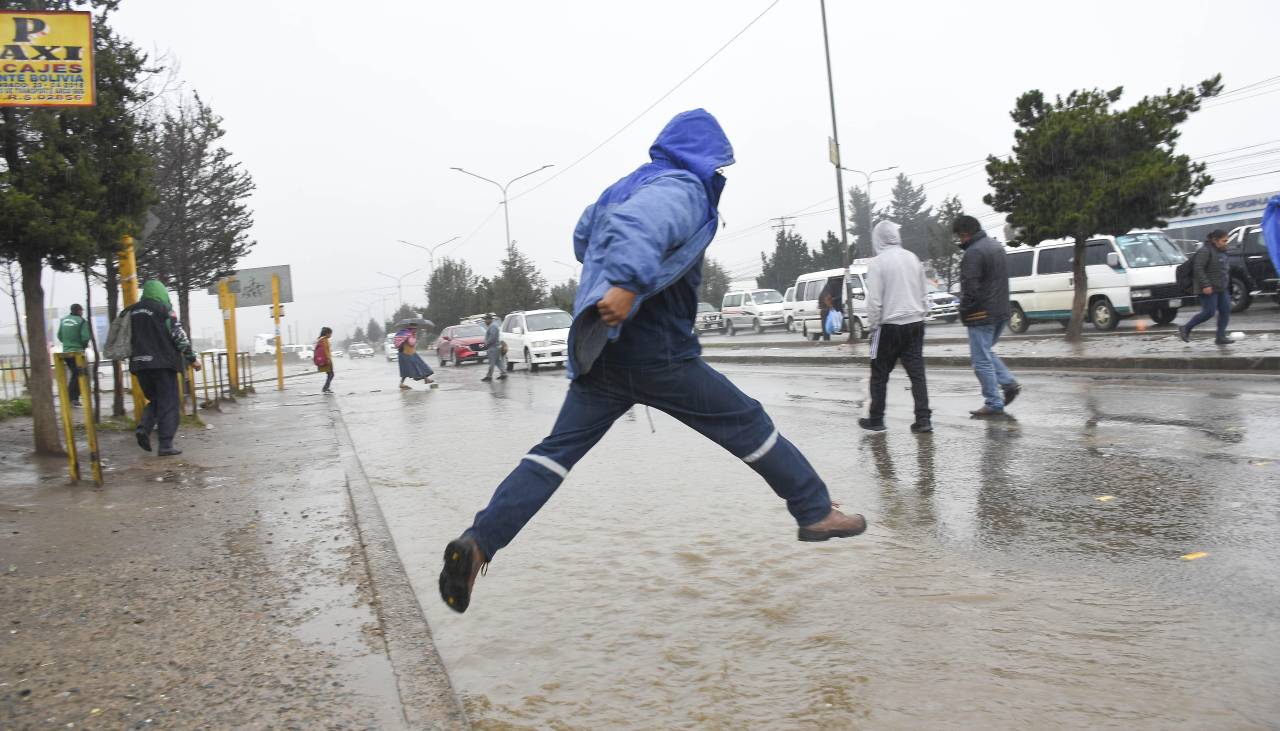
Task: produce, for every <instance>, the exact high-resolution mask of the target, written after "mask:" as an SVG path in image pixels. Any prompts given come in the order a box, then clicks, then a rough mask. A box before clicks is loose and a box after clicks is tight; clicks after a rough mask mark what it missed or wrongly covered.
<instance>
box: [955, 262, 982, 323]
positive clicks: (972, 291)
mask: <svg viewBox="0 0 1280 731" xmlns="http://www.w3.org/2000/svg"><path fill="white" fill-rule="evenodd" d="M978 254H979V252H978V251H976V250H975V249H973V248H972V247H970V248H969V249H966V250H965V252H964V256H963V257H961V258H960V319H962V320H967V319H969V316H970V315H976V314H980V313H981V312H982V293H981V292H979V291H978V290H979V289H980V288H981V287H982V260H981V258H980V257H979V256H978Z"/></svg>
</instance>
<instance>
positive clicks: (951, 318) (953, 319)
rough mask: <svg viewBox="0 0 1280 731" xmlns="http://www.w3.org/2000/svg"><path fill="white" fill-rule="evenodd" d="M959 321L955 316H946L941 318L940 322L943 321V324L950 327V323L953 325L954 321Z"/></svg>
mask: <svg viewBox="0 0 1280 731" xmlns="http://www.w3.org/2000/svg"><path fill="white" fill-rule="evenodd" d="M959 319H960V318H959V317H957V316H956V315H947V316H946V317H944V318H942V321H943V322H945V323H947V324H948V325H950V324H951V323H953V322H955V321H956V320H959Z"/></svg>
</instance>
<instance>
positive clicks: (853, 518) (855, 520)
mask: <svg viewBox="0 0 1280 731" xmlns="http://www.w3.org/2000/svg"><path fill="white" fill-rule="evenodd" d="M866 529H867V519H866V518H864V517H862V516H861V515H845V514H844V513H842V512H840V511H839V510H836V509H835V508H832V509H831V512H830V513H827V517H825V518H823V519H822V520H819V521H818V522H817V523H814V524H813V525H802V526H800V535H799V538H800V540H802V541H825V540H828V539H831V538H852V537H853V536H856V535H858V534H859V533H861V532H862V531H864V530H866Z"/></svg>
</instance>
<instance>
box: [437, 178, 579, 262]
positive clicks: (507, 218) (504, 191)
mask: <svg viewBox="0 0 1280 731" xmlns="http://www.w3.org/2000/svg"><path fill="white" fill-rule="evenodd" d="M549 167H555V166H554V165H543V166H542V167H540V168H538V169H537V170H530V171H529V172H527V173H525V174H524V175H517V176H516V177H514V178H512V179H510V180H508V181H507V184H506V185H503V184H502V183H499V182H498V181H496V180H490V179H489V178H486V177H484V176H483V175H476V174H475V173H473V172H471V171H470V170H463V169H462V168H459V167H452V168H449V169H450V170H457V171H458V172H460V173H463V174H464V175H470V176H471V177H473V178H479V179H481V180H483V181H485V182H486V183H493V184H494V185H496V186H498V190H501V191H502V217H503V219H504V220H505V221H506V225H507V246H508V247H510V246H511V245H512V243H513V242H512V241H511V212H510V211H509V210H508V206H507V188H510V187H511V184H512V183H514V182H516V181H517V180H520V179H522V178H527V177H529V176H530V175H533V174H534V173H540V172H542V171H543V170H546V169H547V168H549Z"/></svg>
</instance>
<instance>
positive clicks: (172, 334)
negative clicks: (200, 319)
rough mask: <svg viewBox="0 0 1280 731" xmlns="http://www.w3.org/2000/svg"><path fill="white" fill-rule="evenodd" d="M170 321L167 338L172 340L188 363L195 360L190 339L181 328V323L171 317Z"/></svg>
mask: <svg viewBox="0 0 1280 731" xmlns="http://www.w3.org/2000/svg"><path fill="white" fill-rule="evenodd" d="M170 323H171V324H170V326H169V339H170V340H171V341H172V342H173V347H175V348H177V349H178V352H179V353H181V354H182V357H183V359H185V360H186V361H187V362H188V363H194V362H196V355H195V353H193V352H191V339H190V338H188V337H187V331H186V330H183V329H182V323H180V322H178V321H177V320H173V319H172V318H170Z"/></svg>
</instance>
